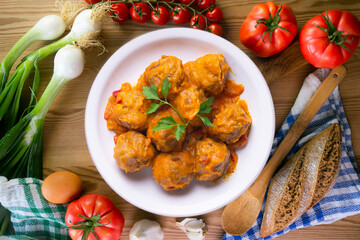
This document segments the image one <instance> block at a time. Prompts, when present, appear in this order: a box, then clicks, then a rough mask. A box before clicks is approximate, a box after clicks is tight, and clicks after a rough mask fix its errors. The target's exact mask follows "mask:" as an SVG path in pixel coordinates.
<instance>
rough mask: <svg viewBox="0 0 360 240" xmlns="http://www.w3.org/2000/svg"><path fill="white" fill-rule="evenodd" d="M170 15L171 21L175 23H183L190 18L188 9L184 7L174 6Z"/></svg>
mask: <svg viewBox="0 0 360 240" xmlns="http://www.w3.org/2000/svg"><path fill="white" fill-rule="evenodd" d="M171 15H172V20H173V22H174V23H176V24H184V23H187V22H188V21H189V20H190V11H189V9H188V8H185V7H184V8H183V7H180V6H176V7H174V11H173V12H172V13H171Z"/></svg>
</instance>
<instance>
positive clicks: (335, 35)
mask: <svg viewBox="0 0 360 240" xmlns="http://www.w3.org/2000/svg"><path fill="white" fill-rule="evenodd" d="M320 16H321V17H322V18H323V19H324V21H325V23H326V25H327V27H328V29H326V28H323V27H320V26H318V25H316V24H315V23H314V26H315V27H317V28H319V29H321V30H323V31H324V32H326V33H327V34H328V39H329V41H330V42H335V43H336V44H337V45H339V46H341V47H343V48H345V49H346V50H348V51H351V50H350V49H349V48H348V47H347V46H345V45H344V43H345V42H352V41H354V38H353V39H351V40H348V39H347V38H348V37H349V34H350V32H349V33H348V34H346V36H345V37H342V36H341V35H342V34H343V33H344V31H339V30H337V28H336V27H335V26H334V24H333V23H332V22H331V20H330V17H329V14H328V12H327V11H326V16H324V15H322V14H321V15H320Z"/></svg>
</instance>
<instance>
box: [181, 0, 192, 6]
mask: <svg viewBox="0 0 360 240" xmlns="http://www.w3.org/2000/svg"><path fill="white" fill-rule="evenodd" d="M179 2H180V3H181V4H185V5H189V4H190V6H194V4H195V3H196V0H180V1H179Z"/></svg>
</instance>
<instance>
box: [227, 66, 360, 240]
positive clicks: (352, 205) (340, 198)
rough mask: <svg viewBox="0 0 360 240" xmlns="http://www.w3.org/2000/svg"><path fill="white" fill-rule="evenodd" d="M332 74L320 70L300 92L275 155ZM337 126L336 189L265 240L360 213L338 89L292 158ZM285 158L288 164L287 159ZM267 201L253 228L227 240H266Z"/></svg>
mask: <svg viewBox="0 0 360 240" xmlns="http://www.w3.org/2000/svg"><path fill="white" fill-rule="evenodd" d="M328 74H329V70H327V69H318V70H316V71H315V72H314V73H312V74H310V75H309V76H308V77H307V78H306V79H305V81H304V84H303V86H302V88H301V90H300V93H299V95H298V97H297V99H296V101H295V104H294V106H293V107H292V109H291V111H290V113H289V115H288V116H287V118H286V120H285V122H284V123H283V125H282V126H281V128H280V130H279V132H278V133H277V134H276V137H275V140H274V143H273V148H272V151H271V154H273V153H274V151H275V149H276V147H277V146H278V144H279V143H280V142H281V140H282V139H283V138H284V136H285V135H286V133H287V132H288V131H289V129H290V127H291V126H292V125H293V124H294V122H295V120H296V119H297V117H298V116H299V114H300V113H301V111H302V109H303V108H304V107H305V105H306V103H307V102H308V100H309V99H310V98H311V96H312V95H313V94H314V92H315V91H316V89H317V88H318V87H319V85H320V83H321V82H320V81H322V80H323V79H324V78H325V77H326V76H327V75H328ZM333 123H339V124H340V126H341V131H342V153H341V165H340V173H339V176H338V177H337V179H336V183H335V185H334V187H333V188H332V189H331V190H330V191H329V192H328V193H327V194H326V195H325V197H324V198H323V199H322V200H321V201H320V202H319V203H318V204H316V205H315V206H314V207H313V208H311V209H309V210H308V211H307V212H306V213H305V214H304V215H303V216H302V217H301V218H300V219H299V220H297V221H296V222H294V223H293V224H292V225H290V226H289V227H288V228H286V229H284V230H282V231H280V232H277V233H275V234H273V235H271V236H268V237H266V238H264V239H273V238H276V237H278V236H280V235H283V234H285V233H287V232H289V231H292V230H295V229H299V228H303V227H308V226H314V225H319V224H330V223H333V222H335V221H337V220H340V219H342V218H345V217H348V216H351V215H355V214H359V213H360V180H359V177H360V174H359V170H358V168H357V165H356V160H355V156H354V152H353V148H352V144H351V132H350V126H349V123H348V121H347V119H346V116H345V112H344V108H343V105H342V102H341V98H340V93H339V90H338V88H336V89H335V90H334V92H333V93H332V94H331V95H330V97H329V99H328V100H327V101H326V102H325V103H324V105H323V106H322V107H321V109H320V111H319V112H318V113H317V114H316V116H315V117H314V119H313V120H312V121H311V123H310V125H309V126H308V127H307V129H306V130H305V132H304V134H303V135H302V137H301V138H300V139H299V141H298V142H297V143H296V144H295V146H294V147H293V149H292V150H291V152H290V153H289V154H288V157H287V159H289V158H290V157H291V156H292V155H293V154H294V153H296V152H297V151H298V150H299V149H300V148H301V147H302V146H303V145H304V144H305V143H306V142H308V141H309V140H310V139H311V138H313V137H314V136H315V135H316V134H318V133H319V132H321V131H322V130H324V129H325V128H327V127H328V126H330V125H331V124H333ZM287 159H285V162H286V160H287ZM264 206H265V201H264V203H263V207H262V210H261V212H260V214H259V217H258V218H257V220H256V222H255V223H254V225H253V226H252V228H251V229H250V230H249V231H248V232H247V233H245V234H243V235H241V236H231V235H229V234H225V235H224V237H223V240H240V239H241V240H242V239H244V240H255V239H262V238H261V237H260V235H259V231H260V226H261V222H262V217H263V213H264Z"/></svg>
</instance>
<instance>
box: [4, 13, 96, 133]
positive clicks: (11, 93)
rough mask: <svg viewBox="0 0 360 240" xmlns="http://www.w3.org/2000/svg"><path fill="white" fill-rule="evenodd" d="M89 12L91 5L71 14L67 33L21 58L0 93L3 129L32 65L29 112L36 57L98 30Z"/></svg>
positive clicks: (36, 82)
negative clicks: (71, 24)
mask: <svg viewBox="0 0 360 240" xmlns="http://www.w3.org/2000/svg"><path fill="white" fill-rule="evenodd" d="M91 16H92V10H91V9H87V10H84V11H82V12H81V13H79V15H78V16H77V17H76V18H75V21H74V24H73V26H72V29H71V31H70V32H69V34H67V35H66V36H65V37H63V38H62V39H60V40H58V41H56V42H54V43H51V44H49V45H47V46H45V47H42V48H40V49H39V50H37V51H35V52H33V53H31V54H29V55H28V56H26V57H25V58H24V59H23V61H22V62H21V64H20V65H19V66H18V67H17V68H16V70H15V72H14V74H13V76H12V77H11V78H10V79H9V81H8V82H7V84H6V85H5V88H4V90H3V91H2V92H1V94H0V121H1V120H2V119H4V120H5V121H3V123H2V125H3V126H1V129H3V130H5V132H6V131H8V130H10V129H11V128H12V127H13V126H14V125H15V124H16V122H17V121H18V118H19V116H18V115H19V114H18V111H19V104H20V97H21V93H22V89H23V85H24V83H25V81H26V79H27V78H28V76H29V75H30V73H31V70H32V69H33V67H35V78H34V81H33V87H32V95H31V99H30V103H29V107H28V110H27V112H30V111H31V110H32V108H33V107H34V105H35V102H36V94H37V89H38V86H39V81H40V73H39V70H38V67H37V63H38V61H40V60H42V59H44V58H45V57H47V56H49V55H50V54H52V53H55V52H57V51H58V50H59V49H60V48H62V47H64V46H66V45H68V44H72V43H74V42H76V41H78V40H81V41H86V40H88V39H93V38H95V37H96V36H97V35H98V34H99V33H100V30H101V23H100V22H96V21H95V20H93V19H92V17H91ZM0 137H1V133H0Z"/></svg>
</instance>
